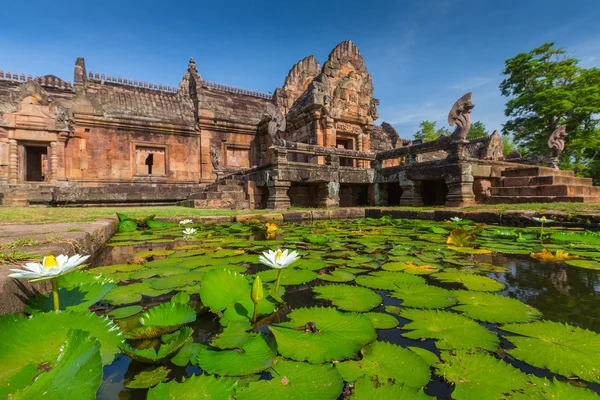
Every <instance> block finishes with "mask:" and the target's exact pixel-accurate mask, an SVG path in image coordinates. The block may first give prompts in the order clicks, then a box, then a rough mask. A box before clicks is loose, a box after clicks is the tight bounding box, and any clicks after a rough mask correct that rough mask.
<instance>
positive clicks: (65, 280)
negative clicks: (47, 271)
mask: <svg viewBox="0 0 600 400" xmlns="http://www.w3.org/2000/svg"><path fill="white" fill-rule="evenodd" d="M56 281H57V283H58V287H59V288H61V289H62V288H70V287H73V286H79V285H81V284H84V283H97V284H109V283H115V280H114V279H112V278H109V277H106V276H104V275H102V274H95V273H91V272H88V271H86V270H83V271H81V270H78V271H73V272H69V273H68V274H64V275H60V276H59V277H58V278H57V279H56Z"/></svg>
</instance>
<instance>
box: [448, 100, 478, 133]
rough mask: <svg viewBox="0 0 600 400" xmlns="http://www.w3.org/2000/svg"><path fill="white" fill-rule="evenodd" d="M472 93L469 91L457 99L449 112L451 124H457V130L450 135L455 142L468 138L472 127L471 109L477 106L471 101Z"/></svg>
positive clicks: (449, 122)
mask: <svg viewBox="0 0 600 400" xmlns="http://www.w3.org/2000/svg"><path fill="white" fill-rule="evenodd" d="M471 95H472V93H471V92H469V93H467V94H465V95H464V96H462V97H461V98H460V99H458V100H456V103H454V105H453V106H452V109H451V110H450V113H449V114H448V124H449V125H450V126H454V125H456V130H455V131H454V132H453V133H452V135H450V140H451V141H453V142H461V141H464V140H466V138H467V134H468V133H469V130H470V129H471V110H472V109H473V107H475V106H474V105H473V103H471Z"/></svg>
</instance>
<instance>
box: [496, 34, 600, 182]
mask: <svg viewBox="0 0 600 400" xmlns="http://www.w3.org/2000/svg"><path fill="white" fill-rule="evenodd" d="M503 73H504V75H505V76H506V79H504V81H502V83H501V84H500V90H501V92H502V95H503V96H506V97H509V100H508V101H507V103H506V109H505V114H506V116H507V117H509V118H510V119H509V120H508V121H507V123H506V124H505V125H504V128H503V133H504V134H512V135H513V137H514V139H515V141H516V143H517V144H518V145H520V146H521V148H522V149H523V150H524V151H525V152H527V153H537V154H546V153H547V152H548V151H549V150H548V146H547V142H548V138H549V137H550V135H551V134H552V132H553V131H554V130H555V129H556V128H557V127H558V126H559V125H565V126H566V128H567V132H568V136H567V138H566V144H565V151H564V152H563V154H562V156H561V167H563V168H572V169H574V170H575V171H576V172H577V173H578V174H580V175H583V176H592V177H594V179H595V180H596V181H599V180H600V169H599V165H598V164H599V163H598V162H597V158H598V154H599V152H600V139H599V138H598V135H599V134H600V130H599V129H598V122H599V119H598V118H599V113H600V69H599V68H589V69H586V68H582V67H580V66H579V60H577V59H575V58H572V57H568V56H567V53H566V51H565V50H564V49H562V48H556V47H555V45H554V43H545V44H544V45H542V46H540V47H538V48H535V49H533V50H531V51H530V52H527V53H520V54H517V55H516V56H515V57H513V58H509V59H508V60H506V64H505V69H504V71H503Z"/></svg>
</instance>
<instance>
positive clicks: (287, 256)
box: [258, 249, 299, 269]
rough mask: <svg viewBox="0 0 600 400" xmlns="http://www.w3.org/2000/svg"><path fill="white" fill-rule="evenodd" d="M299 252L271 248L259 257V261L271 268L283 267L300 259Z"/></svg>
mask: <svg viewBox="0 0 600 400" xmlns="http://www.w3.org/2000/svg"><path fill="white" fill-rule="evenodd" d="M298 258H299V257H298V252H296V251H292V252H291V253H289V252H288V250H283V251H282V250H281V249H277V251H273V250H269V251H268V252H266V251H265V252H263V255H262V256H260V257H258V261H260V262H261V263H262V264H264V265H267V266H269V267H271V268H276V269H282V268H285V267H287V266H289V265H290V264H291V263H293V262H294V261H296V260H297V259H298Z"/></svg>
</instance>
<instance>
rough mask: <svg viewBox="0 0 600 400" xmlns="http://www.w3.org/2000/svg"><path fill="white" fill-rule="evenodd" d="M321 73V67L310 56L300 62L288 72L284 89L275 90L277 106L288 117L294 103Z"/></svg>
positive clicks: (313, 57)
mask: <svg viewBox="0 0 600 400" xmlns="http://www.w3.org/2000/svg"><path fill="white" fill-rule="evenodd" d="M320 72H321V65H320V64H319V62H318V61H317V59H316V58H315V56H313V55H310V56H308V57H305V58H303V59H302V60H300V61H298V62H297V63H296V64H295V65H294V66H293V67H292V68H291V69H290V71H289V72H288V75H287V77H286V78H285V82H284V83H283V87H281V88H277V89H276V90H275V95H274V99H275V104H276V105H277V107H279V109H280V110H281V112H282V113H283V115H286V114H287V113H288V111H289V110H290V109H291V108H292V106H293V105H294V103H295V102H296V101H297V100H298V99H299V98H300V96H302V94H304V92H306V90H307V89H308V86H309V85H310V83H311V82H312V81H313V80H314V79H315V77H316V76H317V75H319V73H320Z"/></svg>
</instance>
